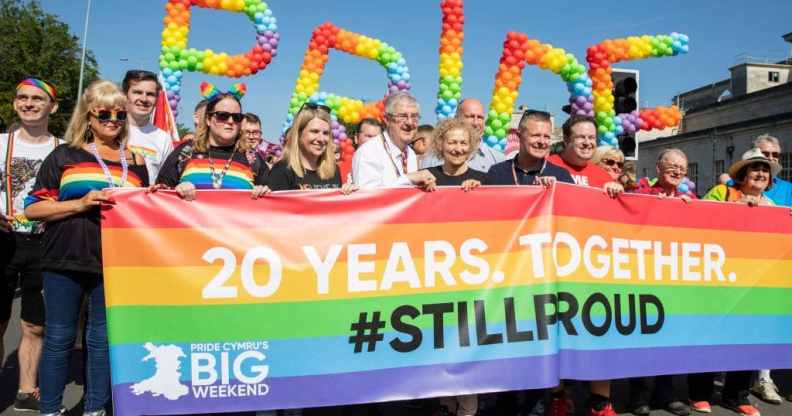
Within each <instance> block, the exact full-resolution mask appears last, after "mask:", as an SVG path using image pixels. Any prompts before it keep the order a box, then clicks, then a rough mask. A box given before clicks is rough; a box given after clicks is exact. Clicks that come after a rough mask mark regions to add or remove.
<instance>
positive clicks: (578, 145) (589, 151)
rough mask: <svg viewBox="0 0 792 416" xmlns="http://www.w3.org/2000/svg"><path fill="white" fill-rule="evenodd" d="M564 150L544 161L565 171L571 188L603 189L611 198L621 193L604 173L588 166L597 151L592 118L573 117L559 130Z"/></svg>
mask: <svg viewBox="0 0 792 416" xmlns="http://www.w3.org/2000/svg"><path fill="white" fill-rule="evenodd" d="M562 130H563V133H564V150H563V151H562V152H561V153H560V154H557V155H552V156H550V157H549V158H548V159H547V160H549V161H550V162H552V163H554V164H556V165H558V166H561V167H562V168H564V169H566V170H567V171H568V172H569V173H570V174H571V175H572V178H574V179H575V184H577V185H583V186H592V187H596V188H600V187H601V188H603V190H605V192H606V193H607V194H608V195H610V196H611V197H616V196H618V195H619V194H621V193H623V192H624V186H622V185H621V184H620V183H618V182H616V181H614V180H613V179H612V178H611V177H610V175H608V172H605V170H604V169H602V168H601V167H599V166H597V165H595V164H593V163H591V159H592V158H593V157H594V151H595V150H596V149H597V124H596V123H595V122H594V118H593V117H589V116H579V115H574V116H572V117H570V118H569V119H568V120H567V121H566V122H565V123H564V126H563V127H562Z"/></svg>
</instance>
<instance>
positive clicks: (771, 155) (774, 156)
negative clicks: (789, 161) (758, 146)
mask: <svg viewBox="0 0 792 416" xmlns="http://www.w3.org/2000/svg"><path fill="white" fill-rule="evenodd" d="M762 154H763V155H764V157H766V158H768V159H778V157H779V156H781V153H779V152H762Z"/></svg>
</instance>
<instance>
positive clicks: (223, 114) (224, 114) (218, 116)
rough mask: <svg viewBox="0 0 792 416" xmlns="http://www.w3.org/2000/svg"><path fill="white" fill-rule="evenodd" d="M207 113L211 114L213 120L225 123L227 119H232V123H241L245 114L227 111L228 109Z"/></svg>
mask: <svg viewBox="0 0 792 416" xmlns="http://www.w3.org/2000/svg"><path fill="white" fill-rule="evenodd" d="M209 115H210V116H213V117H214V118H215V120H217V121H219V122H221V123H225V122H227V121H228V120H229V119H231V120H233V121H234V123H241V122H242V119H243V118H245V115H244V114H242V113H229V112H228V111H212V112H211V113H209Z"/></svg>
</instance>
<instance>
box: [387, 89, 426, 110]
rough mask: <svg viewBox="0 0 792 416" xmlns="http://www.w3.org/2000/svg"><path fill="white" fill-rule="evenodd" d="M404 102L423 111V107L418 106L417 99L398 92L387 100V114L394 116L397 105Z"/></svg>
mask: <svg viewBox="0 0 792 416" xmlns="http://www.w3.org/2000/svg"><path fill="white" fill-rule="evenodd" d="M402 101H406V102H408V103H410V104H413V105H415V106H416V107H418V111H419V112H420V111H421V106H420V105H419V104H418V100H416V99H415V97H413V96H412V95H411V94H410V93H409V92H407V91H396V92H394V93H393V94H391V95H389V96H388V98H386V99H385V114H393V109H394V108H395V107H396V104H398V103H400V102H402Z"/></svg>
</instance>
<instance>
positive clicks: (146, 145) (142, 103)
mask: <svg viewBox="0 0 792 416" xmlns="http://www.w3.org/2000/svg"><path fill="white" fill-rule="evenodd" d="M121 88H122V89H123V91H124V94H126V97H127V113H129V118H128V120H129V143H128V146H129V150H130V151H132V152H134V153H137V154H139V155H141V156H143V158H144V159H145V160H146V168H147V170H148V174H149V182H150V183H155V181H156V180H157V174H159V170H160V168H161V167H162V164H163V163H164V162H165V158H167V157H168V155H169V154H170V152H172V151H173V142H172V141H171V137H170V135H168V133H166V132H164V131H162V130H160V129H158V128H157V127H156V126H155V125H154V124H152V123H151V113H153V112H154V107H155V105H156V103H157V96H158V95H159V92H160V88H161V87H160V85H159V82H158V81H157V74H155V73H153V72H149V71H140V70H132V71H127V73H126V75H125V76H124V81H123V82H122V83H121Z"/></svg>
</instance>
